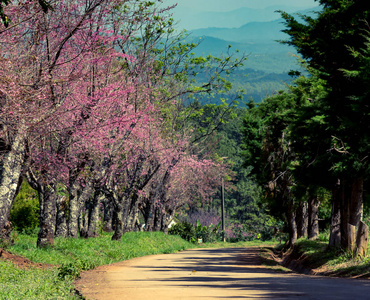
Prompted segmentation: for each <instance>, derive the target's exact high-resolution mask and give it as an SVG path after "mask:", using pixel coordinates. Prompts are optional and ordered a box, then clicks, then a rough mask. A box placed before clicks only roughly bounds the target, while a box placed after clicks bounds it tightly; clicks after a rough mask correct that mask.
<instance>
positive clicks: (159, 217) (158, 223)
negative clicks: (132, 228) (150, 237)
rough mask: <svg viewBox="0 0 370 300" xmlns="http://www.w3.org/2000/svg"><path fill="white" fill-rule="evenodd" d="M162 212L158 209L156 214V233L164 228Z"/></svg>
mask: <svg viewBox="0 0 370 300" xmlns="http://www.w3.org/2000/svg"><path fill="white" fill-rule="evenodd" d="M162 216H163V213H162V210H161V209H160V208H157V209H156V210H155V214H154V231H160V230H161V227H162Z"/></svg>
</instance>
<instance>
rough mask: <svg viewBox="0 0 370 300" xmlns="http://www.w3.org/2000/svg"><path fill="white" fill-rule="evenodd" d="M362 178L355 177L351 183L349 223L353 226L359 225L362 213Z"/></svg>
mask: <svg viewBox="0 0 370 300" xmlns="http://www.w3.org/2000/svg"><path fill="white" fill-rule="evenodd" d="M363 191H364V180H363V179H362V178H356V179H354V180H353V183H352V193H351V203H350V214H349V223H350V224H351V225H353V226H355V227H358V226H359V225H360V222H361V220H362V215H363V197H362V194H363Z"/></svg>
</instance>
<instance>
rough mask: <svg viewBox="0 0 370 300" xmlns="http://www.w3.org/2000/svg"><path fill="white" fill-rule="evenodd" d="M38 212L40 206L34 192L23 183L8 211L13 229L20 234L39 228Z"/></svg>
mask: <svg viewBox="0 0 370 300" xmlns="http://www.w3.org/2000/svg"><path fill="white" fill-rule="evenodd" d="M39 211H40V204H39V199H38V196H37V193H36V191H35V190H33V189H32V188H31V187H30V186H29V184H28V183H27V182H26V181H23V183H22V186H21V189H20V191H19V193H18V195H17V197H16V198H15V199H14V203H13V206H12V208H11V210H10V221H11V222H12V225H13V227H14V228H15V229H16V230H17V231H20V232H25V233H32V232H34V231H35V228H37V227H38V226H39Z"/></svg>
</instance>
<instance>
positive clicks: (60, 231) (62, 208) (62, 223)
mask: <svg viewBox="0 0 370 300" xmlns="http://www.w3.org/2000/svg"><path fill="white" fill-rule="evenodd" d="M66 198H67V197H66V196H59V195H57V216H56V224H55V236H58V237H66V236H67V235H68V228H67V218H66V211H67V199H66Z"/></svg>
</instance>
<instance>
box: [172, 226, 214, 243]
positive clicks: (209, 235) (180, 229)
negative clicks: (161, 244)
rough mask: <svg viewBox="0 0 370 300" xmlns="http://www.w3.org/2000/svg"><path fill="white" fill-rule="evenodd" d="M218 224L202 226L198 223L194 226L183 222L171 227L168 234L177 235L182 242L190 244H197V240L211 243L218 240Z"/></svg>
mask: <svg viewBox="0 0 370 300" xmlns="http://www.w3.org/2000/svg"><path fill="white" fill-rule="evenodd" d="M220 224H221V222H220V223H218V224H217V225H209V226H203V225H202V224H200V223H199V221H197V222H196V224H195V225H193V224H191V223H189V222H187V221H184V222H180V223H177V224H175V225H174V226H172V227H171V228H170V229H169V231H168V233H169V234H171V235H179V236H180V237H181V238H183V239H184V240H187V241H189V242H192V243H197V242H198V240H199V239H202V242H203V243H212V242H215V241H217V240H220V233H219V232H218V231H219V228H220Z"/></svg>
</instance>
